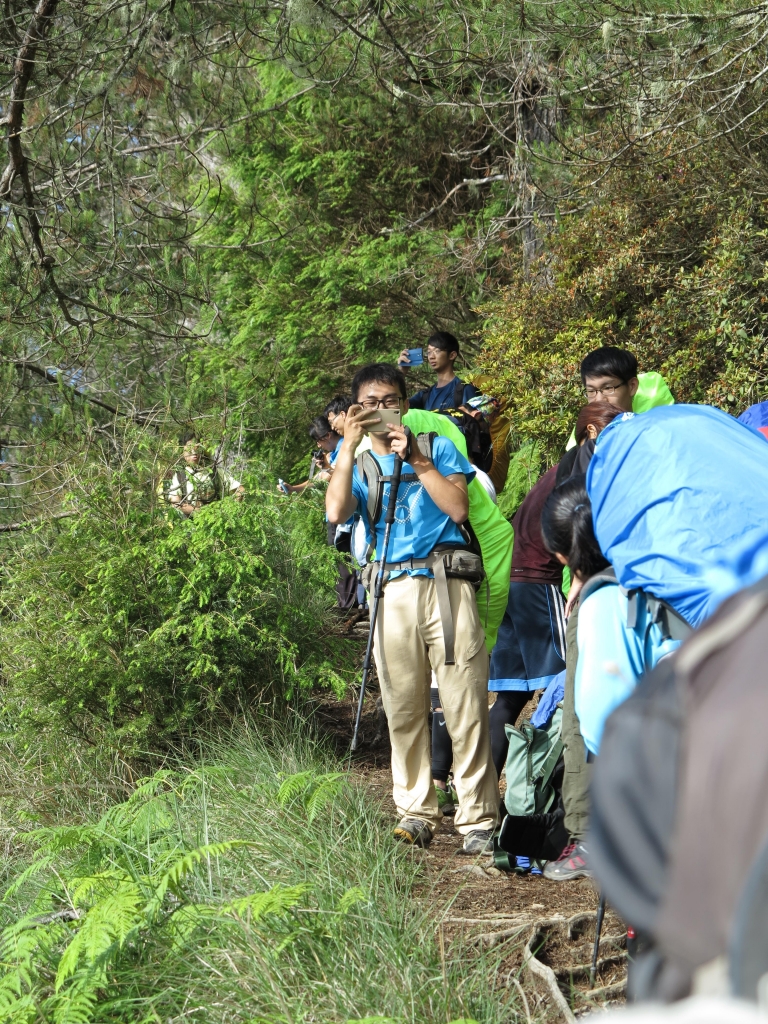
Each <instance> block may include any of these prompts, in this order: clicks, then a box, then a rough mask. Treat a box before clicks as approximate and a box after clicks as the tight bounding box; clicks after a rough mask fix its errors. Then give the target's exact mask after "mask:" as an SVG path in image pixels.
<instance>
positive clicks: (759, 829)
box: [589, 406, 768, 1000]
mask: <svg viewBox="0 0 768 1024" xmlns="http://www.w3.org/2000/svg"><path fill="white" fill-rule="evenodd" d="M765 456H766V449H765V442H764V440H763V438H762V437H761V436H759V434H758V433H757V432H756V431H755V430H754V429H750V428H749V427H747V426H744V425H742V424H740V423H738V422H737V421H736V420H734V419H733V418H732V417H730V416H728V415H727V414H726V413H724V412H721V411H720V410H717V409H713V408H710V407H707V406H676V407H674V408H671V409H657V410H654V411H653V412H651V413H649V414H648V415H647V416H641V417H636V418H634V419H633V420H631V421H629V422H626V423H618V424H614V425H613V426H611V427H610V428H609V429H608V430H607V431H606V433H605V435H604V437H602V438H601V440H600V443H599V444H598V445H597V449H596V451H595V456H594V459H593V463H592V466H591V468H590V474H589V492H590V499H591V503H592V509H593V520H594V527H595V534H596V537H597V539H598V541H599V543H600V545H601V548H602V550H603V552H604V553H605V556H606V558H610V559H611V562H612V564H613V567H614V570H615V572H616V576H617V577H618V581H619V583H620V584H621V585H622V587H623V588H624V589H626V590H629V591H633V592H634V594H635V595H636V596H637V597H639V598H640V599H641V600H642V601H643V602H645V603H648V602H651V601H658V602H659V608H658V611H659V612H660V613H661V615H660V616H659V617H660V618H666V619H667V626H668V627H669V628H670V629H672V628H675V626H676V624H677V623H678V622H679V621H680V620H684V621H685V622H687V623H688V624H689V625H690V626H694V627H697V628H696V631H695V632H694V633H693V634H692V635H691V636H690V637H689V638H688V639H687V640H686V641H685V643H684V644H683V646H682V647H681V648H680V650H679V651H678V652H677V653H676V654H675V655H674V656H673V657H672V658H670V659H668V660H666V661H664V662H662V664H661V665H660V666H659V667H658V668H657V670H656V671H655V672H654V673H652V674H651V675H649V676H648V677H647V678H646V679H644V680H643V681H641V683H640V684H639V685H638V687H637V689H636V690H635V691H634V693H633V694H632V695H631V696H630V697H629V698H628V699H627V700H626V701H625V702H624V703H623V704H621V705H620V706H619V707H618V708H617V709H616V710H615V711H614V712H613V714H612V715H611V716H610V718H609V719H608V721H607V722H606V723H605V726H604V729H603V732H602V736H601V737H600V745H599V751H600V756H599V758H598V759H597V763H596V765H595V772H594V779H593V800H594V806H593V812H592V822H591V832H590V840H589V841H590V853H591V854H592V857H593V869H594V872H595V875H596V877H597V878H598V880H599V882H600V886H601V888H602V889H603V891H604V892H605V894H606V896H607V898H608V900H609V901H610V902H611V904H612V905H613V906H614V907H615V908H616V909H617V910H618V911H619V912H620V913H621V914H622V916H623V917H624V919H625V920H626V921H627V922H628V923H629V924H630V925H632V926H633V927H635V928H637V929H638V932H639V934H640V935H642V937H643V939H644V941H645V942H646V954H644V955H643V957H642V960H641V961H638V963H637V967H635V965H634V964H633V966H632V969H631V975H630V988H631V990H632V993H633V996H634V997H635V998H645V999H653V1000H668V999H676V998H680V997H681V996H683V995H685V994H686V993H687V992H688V991H689V990H690V988H691V986H692V985H693V984H694V980H695V977H696V974H697V972H698V970H699V969H700V968H702V969H703V971H704V973H708V974H709V976H710V979H711V978H712V975H713V973H714V974H715V975H716V976H720V977H723V978H724V974H725V972H723V973H722V975H721V974H720V972H717V971H716V972H713V971H712V970H711V969H710V967H707V965H711V964H712V963H713V961H715V960H716V959H717V958H720V959H721V961H726V960H729V961H730V964H729V967H730V982H731V985H732V986H733V991H734V993H735V994H737V995H740V996H747V997H748V998H751V999H754V998H755V996H756V987H757V981H758V979H759V978H760V977H762V976H763V975H764V974H765V972H766V970H767V969H768V937H767V936H766V930H765V923H764V922H765V902H764V897H765V892H766V886H765V880H766V877H768V866H767V865H768V860H767V859H766V840H767V839H768V825H767V824H766V822H767V820H768V819H766V811H765V807H766V803H765V779H766V769H765V763H764V761H765V756H764V750H765V743H764V741H763V734H764V731H765V730H764V720H765V714H764V711H765V708H764V705H765V684H764V676H765V671H764V664H765V642H764V637H765V610H766V607H767V606H768V605H767V602H766V595H767V594H768V591H767V590H766V574H767V573H768V525H767V523H766V516H765V509H766V506H767V505H768V460H766V457H765ZM638 480H641V481H642V487H637V486H633V485H636V482H637V481H638ZM741 588H748V589H746V590H743V589H741ZM651 595H653V596H651ZM732 595H735V596H732ZM670 609H671V610H672V612H673V613H674V614H673V615H672V616H670V615H669V611H670ZM724 841H725V842H726V843H727V848H728V856H727V857H725V858H723V856H722V849H723V842H724ZM761 849H762V853H761V852H760V851H761ZM761 858H762V860H761Z"/></svg>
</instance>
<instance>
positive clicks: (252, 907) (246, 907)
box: [221, 882, 310, 921]
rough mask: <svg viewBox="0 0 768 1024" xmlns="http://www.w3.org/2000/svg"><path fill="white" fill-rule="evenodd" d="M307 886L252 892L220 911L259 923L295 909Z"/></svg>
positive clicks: (278, 884) (276, 887)
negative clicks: (263, 919)
mask: <svg viewBox="0 0 768 1024" xmlns="http://www.w3.org/2000/svg"><path fill="white" fill-rule="evenodd" d="M309 888H310V887H309V885H307V884H301V885H282V884H281V883H280V882H278V883H277V885H273V886H272V888H271V889H267V891H266V892H254V893H251V895H250V896H242V897H240V898H239V899H236V900H231V901H230V902H229V903H227V904H225V905H224V906H223V907H222V908H221V909H222V910H223V911H224V913H229V914H234V915H236V916H237V917H248V918H250V920H252V921H260V920H262V918H265V917H268V916H273V915H274V916H278V915H280V914H284V913H285V912H286V911H288V910H290V909H291V908H292V907H295V906H296V904H297V903H299V902H300V901H301V899H302V897H303V896H304V895H305V894H306V892H307V891H308V890H309Z"/></svg>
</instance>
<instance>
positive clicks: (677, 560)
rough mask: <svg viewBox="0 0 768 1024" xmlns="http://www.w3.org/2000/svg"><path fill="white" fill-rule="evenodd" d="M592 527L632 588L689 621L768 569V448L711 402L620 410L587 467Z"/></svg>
mask: <svg viewBox="0 0 768 1024" xmlns="http://www.w3.org/2000/svg"><path fill="white" fill-rule="evenodd" d="M587 491H588V493H589V497H590V500H591V502H592V515H593V519H594V524H595V535H596V537H597V540H598V543H599V544H600V547H601V548H602V550H603V553H604V555H605V557H606V558H607V559H608V560H609V561H610V562H611V564H612V565H613V567H614V569H615V571H616V575H617V577H618V579H619V582H620V583H621V585H622V586H623V587H624V588H625V589H627V590H644V591H646V592H647V593H649V594H652V595H653V596H654V597H658V598H661V599H663V600H665V601H667V602H668V603H669V604H670V605H672V607H673V608H674V609H675V610H676V611H677V612H678V613H679V614H680V615H682V616H683V618H684V619H686V620H687V621H688V622H689V623H690V624H691V625H692V626H698V625H700V624H701V623H702V622H703V621H704V620H705V619H706V618H708V617H709V616H710V615H711V614H712V612H713V611H714V610H715V608H716V607H717V606H718V605H719V604H720V603H721V602H722V601H723V600H725V598H726V597H728V596H729V595H730V594H732V593H734V592H735V591H737V590H739V589H741V588H742V587H745V586H748V585H749V584H751V583H753V582H755V580H757V579H759V578H760V577H761V576H764V575H766V574H768V448H766V443H765V439H764V438H763V437H762V436H761V435H760V434H758V433H757V432H756V431H754V430H752V429H751V428H750V427H746V426H744V425H742V424H741V423H739V422H738V421H737V420H735V419H733V417H731V416H729V415H728V414H727V413H724V412H721V411H720V410H719V409H714V408H712V407H710V406H705V405H674V406H667V407H662V408H657V409H651V410H649V411H648V412H646V413H644V414H643V415H642V416H631V417H627V418H626V419H622V418H618V419H616V420H614V421H613V423H611V424H610V425H609V426H608V427H606V429H605V430H604V431H603V432H602V433H601V434H600V436H599V437H598V439H597V444H596V446H595V454H594V456H593V458H592V461H591V463H590V465H589V470H588V472H587Z"/></svg>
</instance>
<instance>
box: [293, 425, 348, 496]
mask: <svg viewBox="0 0 768 1024" xmlns="http://www.w3.org/2000/svg"><path fill="white" fill-rule="evenodd" d="M309 436H310V437H311V438H312V440H313V441H314V442H315V444H316V445H317V450H316V451H315V452H314V453H313V455H312V463H313V464H312V466H311V468H310V471H309V477H308V479H306V480H304V481H302V483H300V484H287V483H285V481H281V482H280V483H279V484H278V487H277V489H278V491H280V492H281V493H282V494H298V493H300V492H301V491H303V490H306V488H307V487H311V486H312V485H313V484H315V483H318V482H320V481H325V482H327V481H328V480H330V479H331V473H332V472H333V463H332V462H331V456H332V455H333V454H334V452H336V451H337V449H338V448H339V447H340V446H341V436H340V435H339V434H337V433H336V431H335V430H333V429H332V428H331V424H330V423H329V421H328V418H327V416H324V415H323V416H315V418H314V419H313V420H312V423H311V424H310V427H309Z"/></svg>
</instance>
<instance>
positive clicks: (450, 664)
mask: <svg viewBox="0 0 768 1024" xmlns="http://www.w3.org/2000/svg"><path fill="white" fill-rule="evenodd" d="M352 400H353V403H354V404H353V405H352V406H351V407H350V409H349V410H348V412H347V416H346V422H345V426H344V443H343V444H342V447H341V450H340V452H339V456H338V459H337V461H336V468H335V471H334V473H333V476H332V478H331V481H330V484H329V486H328V493H327V495H326V508H327V511H328V517H329V519H330V520H331V522H335V523H343V522H345V521H346V520H347V519H348V518H349V517H350V516H351V515H352V514H353V513H355V512H357V513H358V514H359V515H361V517H362V518H363V520H364V521H365V523H366V527H367V531H368V534H369V538H370V541H371V542H372V543H373V544H374V545H375V547H376V550H377V552H378V553H379V554H380V553H381V549H382V545H383V537H384V522H383V515H380V516H378V520H377V522H375V523H371V522H370V521H369V519H368V479H369V478H368V476H367V473H366V476H365V477H361V475H360V472H359V471H358V468H357V466H356V465H355V451H356V449H357V447H358V445H359V444H360V442H361V441H362V439H363V436H364V434H366V433H367V432H370V431H371V428H374V427H375V426H376V424H377V423H380V422H381V417H380V416H379V415H378V411H379V410H380V409H392V410H396V409H399V410H400V412H401V413H405V412H406V411H407V410H408V399H407V398H406V384H405V377H404V376H403V374H402V372H401V371H400V370H399V369H397V368H395V367H393V366H389V365H386V364H374V365H371V366H366V367H364V368H363V369H361V370H359V371H358V373H357V374H356V375H355V377H354V379H353V381H352ZM426 437H428V435H426ZM409 441H411V442H412V443H411V444H410V445H409ZM371 444H372V456H371V459H372V461H373V462H374V463H375V466H376V468H377V471H378V472H380V474H381V478H380V483H381V487H382V502H381V504H382V508H385V507H386V505H387V501H388V496H389V495H388V491H389V486H388V483H387V477H389V476H391V473H392V471H393V468H394V459H395V454H398V455H399V456H401V457H402V458H403V462H404V465H403V479H402V482H401V484H400V488H399V490H398V501H397V513H396V517H395V522H394V525H393V527H392V534H391V541H390V548H389V552H388V562H387V566H388V572H387V576H386V586H385V591H384V599H383V601H382V604H381V608H380V613H379V617H378V620H377V624H376V636H375V644H374V654H375V658H376V668H377V672H378V676H379V682H380V685H381V694H382V700H383V703H384V710H385V712H386V715H387V721H388V725H389V735H390V740H391V743H392V776H393V795H394V800H395V805H396V807H397V812H398V815H399V818H400V820H399V822H398V824H397V826H396V828H395V832H394V834H395V837H396V838H398V839H401V840H404V841H405V842H407V843H412V844H416V845H418V846H427V845H428V844H429V843H430V841H431V839H432V836H433V834H434V832H435V830H436V829H437V827H438V826H439V824H440V820H441V813H440V809H439V806H438V801H437V796H436V794H435V788H434V785H433V782H432V771H431V759H430V736H429V732H428V724H427V723H428V709H429V697H428V690H429V668H430V667H431V668H432V670H433V671H434V673H435V676H436V677H437V683H438V686H439V691H440V697H441V701H442V706H443V709H444V715H445V722H446V727H447V729H448V730H449V732H450V734H451V738H452V740H453V756H454V781H455V785H456V790H457V793H458V796H459V808H458V811H457V813H456V818H455V822H456V828H457V830H458V831H459V832H460V833H461V834H462V835H463V836H464V843H463V851H464V852H465V853H467V854H479V853H483V852H486V851H487V850H489V849H490V848H491V846H492V841H493V831H494V829H495V827H496V823H497V819H498V802H499V794H498V779H497V776H496V772H495V770H494V767H493V763H492V761H491V756H490V753H491V752H490V736H489V729H488V703H487V681H488V655H487V652H486V649H485V635H484V632H483V628H482V626H481V623H480V618H479V615H478V610H477V604H476V599H475V591H474V589H473V586H472V584H471V583H470V582H469V581H468V580H467V579H466V578H460V577H457V576H451V575H450V568H449V570H448V572H447V573H446V572H444V571H443V570H444V569H445V567H446V560H447V559H446V552H450V551H454V552H458V551H461V552H466V541H465V539H464V535H463V534H462V533H461V531H460V529H459V525H460V524H463V523H464V522H465V521H466V519H467V516H468V512H469V498H468V493H467V486H468V483H469V482H470V481H471V480H472V479H473V477H474V470H473V469H472V467H471V466H470V464H469V462H468V461H467V460H466V459H465V458H464V456H463V455H461V453H460V452H459V451H458V449H457V448H456V446H455V445H454V444H453V442H452V441H450V440H448V438H446V437H442V436H438V437H435V438H434V440H433V441H432V443H431V457H430V456H429V455H426V454H424V452H423V451H422V449H421V448H420V447H419V446H418V445H417V444H416V443H415V442H414V441H413V439H412V438H411V436H410V434H409V433H408V432H406V429H405V428H404V427H403V426H393V427H392V428H391V429H389V430H388V431H387V432H386V433H372V434H371ZM436 549H439V551H437V552H436ZM464 557H465V558H467V555H464ZM451 561H452V560H451ZM478 562H479V559H478ZM449 564H450V561H449ZM370 566H371V571H374V572H375V570H376V568H377V566H376V563H370ZM438 570H439V571H438ZM436 576H437V577H438V578H436ZM451 648H452V651H451ZM449 652H450V654H449ZM450 655H452V656H450Z"/></svg>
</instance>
